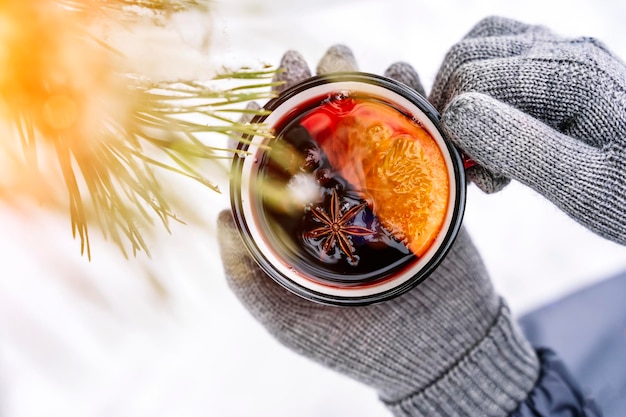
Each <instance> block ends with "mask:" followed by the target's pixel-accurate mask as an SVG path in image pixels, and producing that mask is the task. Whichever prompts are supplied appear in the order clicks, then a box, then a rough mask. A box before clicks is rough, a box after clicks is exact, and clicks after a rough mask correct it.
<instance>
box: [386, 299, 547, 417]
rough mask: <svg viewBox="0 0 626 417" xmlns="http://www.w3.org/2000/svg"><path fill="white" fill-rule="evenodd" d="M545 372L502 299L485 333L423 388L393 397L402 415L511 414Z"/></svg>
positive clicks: (394, 408) (391, 405)
mask: <svg viewBox="0 0 626 417" xmlns="http://www.w3.org/2000/svg"><path fill="white" fill-rule="evenodd" d="M538 375H539V362H538V359H537V356H536V354H535V351H534V350H533V349H532V348H531V346H530V345H529V344H528V342H527V340H526V339H525V338H524V336H523V335H522V334H521V332H520V331H519V329H518V328H517V325H516V324H515V323H514V322H513V320H512V318H511V314H510V311H509V309H508V307H507V306H506V305H505V304H504V303H502V306H501V308H500V312H499V314H498V316H497V318H496V320H495V321H494V324H493V326H492V327H491V328H490V329H489V331H488V332H487V334H486V335H485V337H484V338H483V339H482V340H481V341H480V342H478V344H476V345H475V346H474V348H473V349H471V350H470V351H468V352H467V354H466V355H465V356H463V357H462V358H461V359H460V360H459V361H458V362H457V363H456V364H455V365H454V366H453V367H452V368H451V369H449V370H448V372H446V373H445V374H444V375H442V376H441V377H440V378H439V379H437V380H436V381H434V382H433V383H432V384H431V385H429V386H427V387H426V388H424V389H423V390H420V391H418V392H415V393H414V394H412V395H410V396H408V397H405V398H403V399H402V400H400V401H394V402H388V401H385V400H384V398H383V399H382V400H383V402H385V404H386V405H387V407H388V408H389V409H390V410H391V411H392V412H393V414H394V415H395V416H397V417H416V416H428V417H435V416H445V417H453V416H455V417H456V416H459V417H460V416H464V417H467V416H493V417H495V416H499V417H501V416H507V415H508V414H509V413H510V412H512V411H513V410H514V409H515V408H516V407H517V405H518V403H519V402H520V401H522V400H524V399H525V398H526V397H527V395H528V392H530V391H531V390H532V388H533V386H534V384H535V382H536V380H537V378H538Z"/></svg>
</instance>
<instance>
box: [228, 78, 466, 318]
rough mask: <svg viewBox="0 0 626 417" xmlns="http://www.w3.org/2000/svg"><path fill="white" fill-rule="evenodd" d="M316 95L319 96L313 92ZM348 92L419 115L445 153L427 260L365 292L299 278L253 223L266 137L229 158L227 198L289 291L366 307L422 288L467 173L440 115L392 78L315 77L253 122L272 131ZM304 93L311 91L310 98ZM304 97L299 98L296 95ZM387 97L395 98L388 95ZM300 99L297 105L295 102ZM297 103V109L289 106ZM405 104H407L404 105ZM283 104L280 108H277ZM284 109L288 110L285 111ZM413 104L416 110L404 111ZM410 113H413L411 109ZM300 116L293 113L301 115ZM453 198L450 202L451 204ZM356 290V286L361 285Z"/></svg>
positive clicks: (453, 228)
mask: <svg viewBox="0 0 626 417" xmlns="http://www.w3.org/2000/svg"><path fill="white" fill-rule="evenodd" d="M316 91H317V93H315V92H316ZM342 91H347V92H348V94H351V93H353V92H355V91H356V92H359V93H361V94H365V95H370V94H371V95H372V97H379V98H382V99H383V100H384V101H385V102H387V103H391V104H398V102H399V101H400V102H401V105H400V106H399V107H401V108H402V109H403V110H404V111H407V112H410V113H411V115H412V116H413V117H416V115H415V113H416V111H414V110H417V113H419V115H420V116H425V118H424V117H418V120H419V121H420V122H421V123H423V127H424V128H425V129H426V130H427V131H428V133H429V134H430V135H431V136H432V137H433V139H434V140H435V142H437V145H438V148H439V149H440V151H441V152H442V154H444V159H445V160H446V167H447V170H448V177H449V179H450V191H449V194H450V195H449V199H450V200H449V203H448V206H449V207H448V209H447V212H446V223H445V224H443V225H442V227H441V230H440V232H439V236H438V238H437V240H436V241H435V242H433V243H431V245H430V246H429V249H428V250H427V252H426V255H427V256H426V257H425V260H423V261H421V260H420V259H418V260H416V261H410V263H409V265H406V267H404V268H402V269H401V270H400V271H399V272H393V273H391V274H392V275H393V274H397V275H401V276H400V278H394V279H388V280H387V279H385V280H383V281H382V283H381V284H380V285H377V284H376V283H373V284H371V285H366V286H364V287H363V288H365V289H364V290H361V291H358V290H355V289H353V288H336V287H333V286H331V285H324V284H316V283H315V277H311V278H307V277H304V278H303V277H301V275H302V272H299V271H297V270H295V269H294V268H291V267H289V266H288V265H287V264H286V263H285V262H282V261H283V260H282V259H280V255H278V254H276V253H275V252H274V250H273V248H271V247H269V246H268V245H269V243H267V240H269V239H267V238H266V236H263V232H262V231H260V230H259V229H261V227H260V226H259V225H258V224H257V223H256V220H255V218H256V217H258V216H255V215H254V213H252V212H253V211H254V208H253V207H252V206H253V202H252V200H253V197H251V196H250V195H249V194H251V192H252V188H253V186H252V185H251V184H250V176H252V175H253V173H254V172H253V171H254V165H255V164H256V163H257V160H258V159H260V158H258V157H257V155H258V154H262V153H263V152H264V151H263V149H262V146H259V145H263V144H264V143H265V142H266V140H267V139H265V138H263V137H260V136H256V135H249V136H244V139H245V140H243V141H241V142H240V143H239V145H238V149H237V152H236V153H235V155H234V157H233V162H232V171H231V173H232V174H231V181H230V198H231V207H232V212H233V215H234V216H233V217H234V220H235V223H236V225H237V228H238V230H239V233H240V235H241V237H242V240H243V243H244V246H245V249H244V250H247V251H248V252H249V254H250V255H251V256H252V258H253V259H254V260H255V261H256V263H257V264H258V265H259V267H260V268H261V270H263V271H264V272H265V273H266V274H267V275H269V277H271V278H272V279H273V280H274V281H276V282H277V283H278V284H280V285H281V286H283V287H284V288H286V289H287V290H289V291H291V292H293V293H295V294H297V295H299V296H301V297H303V298H305V299H308V300H311V301H315V302H319V303H324V304H331V305H344V306H349V305H367V304H372V303H376V302H381V301H384V300H388V299H390V298H393V297H396V296H398V295H400V294H402V293H404V292H406V291H409V290H410V289H412V288H414V287H415V286H417V285H418V284H420V283H421V282H422V281H423V280H424V279H426V278H427V277H428V276H429V275H430V274H431V273H432V272H433V271H434V270H435V269H436V268H437V266H438V265H439V264H440V263H441V261H442V260H443V259H444V258H445V256H446V254H447V252H448V251H449V250H450V247H451V246H452V243H453V241H454V239H455V238H456V235H457V233H458V231H459V229H460V227H461V223H462V218H463V213H464V209H465V198H466V183H465V170H464V168H463V161H462V158H461V155H460V153H459V151H458V150H457V149H456V148H455V147H454V145H453V144H452V143H451V142H450V140H449V139H448V138H447V137H446V135H445V133H444V131H443V129H442V128H441V126H440V122H439V119H440V118H439V113H438V112H437V111H436V109H435V108H434V107H433V106H432V105H431V104H430V103H429V102H428V100H427V99H426V98H424V97H423V96H422V95H420V94H419V93H417V91H415V90H414V89H412V88H410V87H409V86H407V85H405V84H402V83H400V82H397V81H395V80H393V79H390V78H387V77H383V76H380V75H376V74H370V73H365V72H341V73H332V74H326V75H319V76H314V77H311V78H308V79H306V80H304V81H302V82H300V83H298V84H296V85H294V86H292V87H290V88H288V89H286V90H285V91H283V92H282V93H280V94H279V96H278V97H276V98H274V99H272V100H270V101H268V103H267V104H266V105H265V106H264V109H265V110H267V111H268V114H265V115H259V116H255V117H254V118H253V119H252V121H251V123H268V124H269V125H270V126H271V127H274V126H279V125H284V124H285V123H284V120H285V119H288V118H289V117H291V116H293V112H294V110H296V109H298V104H299V103H304V102H306V101H307V100H311V99H312V98H317V97H320V96H323V95H328V94H332V93H337V92H342ZM307 92H313V93H311V94H309V95H308V96H307V95H306V94H305V93H307ZM303 94H304V95H305V97H303V98H301V99H298V96H300V95H303ZM385 94H391V95H392V96H393V98H390V97H388V96H386V95H385ZM298 100H300V101H298ZM294 101H295V105H293V106H291V105H292V104H293V102H294ZM407 103H408V104H407ZM281 106H282V107H281ZM285 106H288V107H286V108H284V107H285ZM407 106H408V107H411V106H413V107H414V109H407V108H406V107H407ZM412 110H413V111H412ZM299 114H300V113H297V114H296V116H297V115H299ZM452 200H453V201H452ZM359 288H360V287H359Z"/></svg>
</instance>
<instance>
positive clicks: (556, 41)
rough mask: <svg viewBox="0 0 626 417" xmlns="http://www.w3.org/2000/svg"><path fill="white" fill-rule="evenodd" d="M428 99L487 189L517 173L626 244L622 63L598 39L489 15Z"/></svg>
mask: <svg viewBox="0 0 626 417" xmlns="http://www.w3.org/2000/svg"><path fill="white" fill-rule="evenodd" d="M430 101H431V102H432V103H433V105H435V107H437V109H438V110H440V112H441V113H442V120H443V124H444V127H445V128H446V130H447V131H448V133H449V135H450V137H451V139H452V140H453V141H455V142H456V144H457V145H458V146H459V147H460V148H461V149H463V150H464V151H465V152H466V153H467V154H468V155H469V156H470V157H471V158H473V159H474V160H475V161H476V162H477V163H478V164H479V166H476V167H473V168H471V169H470V170H469V172H468V177H469V178H471V179H472V180H473V181H474V182H475V183H476V184H477V185H478V186H479V187H480V188H482V189H483V190H484V191H487V192H493V191H497V190H499V189H500V188H502V187H503V186H504V185H506V183H507V182H508V179H509V178H512V179H515V180H517V181H520V182H521V183H523V184H526V185H528V186H529V187H531V188H533V189H534V190H536V191H537V192H539V193H540V194H542V195H544V196H545V197H546V198H548V199H549V200H551V201H552V202H553V203H554V204H556V205H557V206H558V207H559V208H561V209H562V210H563V211H564V212H566V213H567V214H569V215H570V216H571V217H573V218H574V219H576V220H577V221H579V222H580V223H582V224H583V225H585V226H586V227H588V228H589V229H591V230H592V231H594V232H596V233H598V234H599V235H601V236H603V237H605V238H608V239H611V240H613V241H615V242H618V243H621V244H626V66H625V65H624V63H623V62H622V61H620V60H619V59H618V58H616V57H615V56H614V55H613V54H611V52H609V51H608V50H607V49H606V47H605V46H604V45H602V44H601V43H600V42H598V41H596V40H594V39H590V38H579V39H566V38H562V37H559V36H557V35H555V34H553V33H552V32H550V31H549V30H548V29H546V28H544V27H541V26H529V25H526V24H523V23H519V22H516V21H512V20H508V19H503V18H496V17H492V18H488V19H485V20H483V21H482V22H480V23H479V24H478V25H477V26H476V27H474V29H473V30H472V31H471V32H470V33H469V34H468V35H467V36H466V37H465V38H464V39H463V40H462V41H461V42H459V43H458V44H457V45H455V46H454V47H453V48H452V49H451V50H450V52H449V53H448V55H447V56H446V58H445V60H444V62H443V65H442V67H441V69H440V71H439V73H438V76H437V78H436V80H435V84H434V87H433V90H432V92H431V94H430Z"/></svg>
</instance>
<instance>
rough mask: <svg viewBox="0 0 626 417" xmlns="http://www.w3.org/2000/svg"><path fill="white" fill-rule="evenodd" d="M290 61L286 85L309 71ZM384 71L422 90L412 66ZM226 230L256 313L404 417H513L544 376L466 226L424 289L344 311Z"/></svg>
mask: <svg viewBox="0 0 626 417" xmlns="http://www.w3.org/2000/svg"><path fill="white" fill-rule="evenodd" d="M329 60H330V61H333V60H335V61H336V60H340V62H328V61H329ZM351 63H352V64H351ZM353 63H354V58H353V57H352V53H351V52H350V51H349V50H348V49H347V48H345V47H334V48H331V50H330V51H329V52H328V53H327V55H326V56H325V57H324V58H323V59H322V62H321V63H320V66H319V67H318V68H334V69H336V68H342V69H348V68H350V67H351V68H352V69H355V68H354V65H353ZM282 65H283V67H284V68H285V69H286V71H285V72H284V73H282V75H281V77H282V79H283V80H284V81H287V83H290V82H296V81H299V80H300V78H301V77H302V75H303V74H307V71H308V70H304V69H303V67H305V66H306V63H305V62H304V61H303V60H302V58H301V57H300V56H299V55H298V54H296V53H294V52H289V53H287V55H286V56H285V58H284V59H283V62H282ZM386 74H387V75H389V76H395V77H397V78H399V81H401V82H404V83H406V84H408V85H411V86H413V87H414V88H416V89H421V85H420V83H419V78H418V77H417V73H416V72H415V71H414V70H413V69H412V68H411V67H410V66H408V65H406V64H402V63H400V64H396V65H393V66H392V67H390V69H389V71H387V73H386ZM292 75H295V76H294V77H293V78H290V77H291V76H292ZM218 226H219V227H218V236H219V242H220V245H221V254H222V259H223V263H224V268H225V272H226V276H227V278H228V281H229V284H230V286H231V288H232V290H233V291H234V293H235V294H236V295H237V296H238V297H239V299H240V300H241V302H242V303H243V304H244V306H245V307H246V308H247V309H248V310H249V311H250V312H251V313H252V315H253V316H254V317H255V318H256V319H257V320H258V321H259V322H260V323H261V324H262V325H263V326H264V327H265V328H266V329H267V330H268V331H269V332H270V333H271V334H272V335H273V336H274V337H276V338H277V339H278V340H279V341H280V342H282V343H283V344H285V345H286V346H287V347H289V348H291V349H293V350H294V351H296V352H298V353H300V354H302V355H304V356H306V357H308V358H311V359H313V360H315V361H317V362H319V363H321V364H323V365H325V366H327V367H329V368H331V369H334V370H336V371H338V372H340V373H342V374H345V375H348V376H350V377H352V378H354V379H356V380H358V381H361V382H363V383H365V384H367V385H369V386H371V387H373V388H374V389H376V390H377V391H378V393H379V395H380V398H381V400H382V401H384V403H385V404H386V405H387V406H388V407H389V409H390V410H391V411H392V412H393V414H395V415H396V416H406V417H408V416H412V417H413V416H428V417H436V416H463V417H468V416H469V417H471V416H507V415H508V414H509V413H510V412H511V411H513V410H514V409H515V408H516V407H517V405H518V403H519V402H520V401H522V400H524V399H525V398H526V396H527V393H528V392H529V391H530V390H531V389H532V387H533V386H534V384H535V381H536V380H537V377H538V361H537V358H536V356H535V353H534V351H533V350H532V349H531V347H530V346H529V345H528V343H527V342H526V340H525V339H524V338H523V336H521V333H520V332H519V330H518V329H517V328H516V326H515V324H514V322H513V321H512V319H511V316H510V312H509V310H508V308H507V307H506V305H505V303H504V302H503V300H501V299H500V298H499V297H498V296H497V295H496V294H495V293H494V290H493V287H492V284H491V282H490V280H489V277H488V275H487V273H486V271H485V268H484V266H483V263H482V260H481V259H480V257H479V255H478V253H477V252H476V249H475V247H474V245H473V244H472V242H471V240H470V238H469V236H468V235H467V233H466V232H465V230H464V229H462V230H461V232H460V234H459V236H458V237H457V239H456V241H455V243H454V245H453V246H452V249H451V251H450V252H449V254H448V255H447V257H446V259H445V260H444V261H443V262H442V263H441V265H440V266H439V267H438V269H437V270H436V272H435V273H433V275H432V276H430V277H429V278H428V279H427V280H425V281H424V282H423V283H422V284H420V285H419V286H418V287H416V288H415V289H413V290H411V291H409V292H408V293H405V294H404V295H402V296H400V297H397V298H395V299H392V300H389V301H386V302H384V303H380V304H375V305H370V306H366V307H348V308H346V307H331V306H326V305H320V304H316V303H313V302H311V301H307V300H305V299H302V298H300V297H298V296H296V295H294V294H292V293H290V292H288V291H286V290H285V289H283V288H282V287H280V286H279V285H278V284H276V283H275V282H274V281H273V280H272V279H271V278H269V277H268V276H266V275H265V274H264V273H263V272H262V271H261V270H260V269H259V268H258V267H257V265H256V263H255V262H254V261H253V260H252V259H251V258H250V257H249V256H248V255H247V253H245V249H244V245H243V243H242V241H241V238H240V236H239V234H238V232H237V229H236V226H235V224H234V222H233V220H232V217H231V215H230V213H227V212H224V213H222V214H221V215H220V218H219V224H218Z"/></svg>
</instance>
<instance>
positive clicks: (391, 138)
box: [323, 101, 450, 256]
mask: <svg viewBox="0 0 626 417" xmlns="http://www.w3.org/2000/svg"><path fill="white" fill-rule="evenodd" d="M323 148H324V151H325V152H326V154H327V156H328V158H329V161H330V163H331V164H332V165H333V166H334V167H335V168H337V169H339V171H340V172H341V175H342V176H343V177H344V178H345V179H346V180H348V181H349V182H350V183H351V184H352V185H354V186H355V187H356V188H357V189H359V190H360V191H361V192H363V193H364V194H365V195H366V198H368V199H369V200H370V201H369V203H370V206H371V207H372V208H373V210H374V214H376V216H377V217H378V218H379V219H380V221H381V222H382V223H383V224H384V225H385V227H387V228H388V229H389V230H390V231H391V232H392V233H393V234H394V235H395V236H396V237H398V238H399V239H400V240H403V241H404V243H405V244H406V245H407V247H408V248H409V249H410V250H411V251H412V252H413V253H414V254H416V255H417V256H422V255H423V254H424V253H425V252H426V251H427V249H428V248H429V247H430V245H431V244H432V242H433V241H434V240H435V239H436V237H437V235H438V234H439V232H440V230H441V227H442V226H443V223H444V220H445V216H446V211H447V207H448V199H449V187H450V185H449V180H448V174H447V168H446V163H445V161H444V158H443V155H442V153H441V150H440V149H439V146H438V145H437V143H436V142H435V140H434V139H433V137H432V136H431V135H430V134H429V133H428V131H427V130H426V129H424V128H423V127H421V126H420V125H418V124H417V123H415V122H414V121H412V120H410V119H409V118H407V117H406V116H405V115H403V114H402V113H400V112H399V111H397V110H395V109H393V108H391V107H389V106H387V105H384V104H382V103H378V102H372V101H360V102H358V103H357V105H355V106H354V108H353V109H352V110H351V111H350V112H349V114H347V115H345V117H344V118H343V119H342V120H341V121H339V122H338V124H337V126H336V129H335V131H334V134H333V137H332V139H330V140H328V141H326V142H325V143H324V144H323Z"/></svg>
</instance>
